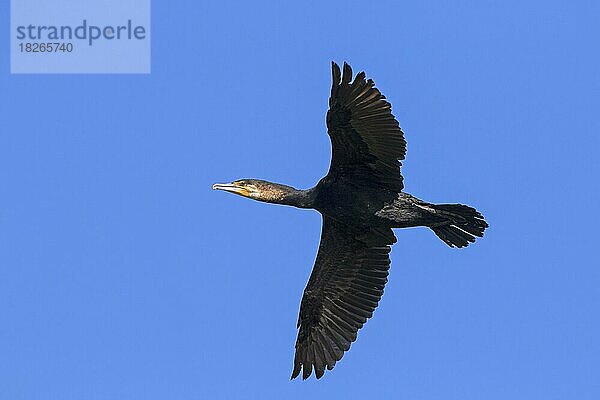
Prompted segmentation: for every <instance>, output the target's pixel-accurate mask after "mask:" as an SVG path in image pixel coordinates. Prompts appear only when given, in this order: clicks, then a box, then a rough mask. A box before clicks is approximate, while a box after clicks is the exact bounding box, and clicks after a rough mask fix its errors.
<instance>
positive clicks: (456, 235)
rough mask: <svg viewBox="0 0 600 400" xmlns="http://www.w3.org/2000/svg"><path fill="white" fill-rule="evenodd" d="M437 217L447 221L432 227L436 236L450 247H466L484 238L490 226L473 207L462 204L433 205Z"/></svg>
mask: <svg viewBox="0 0 600 400" xmlns="http://www.w3.org/2000/svg"><path fill="white" fill-rule="evenodd" d="M430 207H431V208H433V209H434V210H435V214H436V216H439V217H442V218H444V219H445V221H443V222H436V223H434V224H432V225H430V228H431V229H432V230H433V232H435V234H436V235H437V236H438V237H439V238H440V239H442V240H443V241H444V243H446V244H447V245H448V246H450V247H455V246H456V247H459V248H460V247H466V246H468V245H469V243H473V242H475V236H477V237H482V236H483V231H484V230H485V228H487V227H488V226H489V225H488V224H487V222H485V220H484V219H483V216H482V215H481V214H480V213H479V212H478V211H477V210H476V209H474V208H473V207H469V206H465V205H462V204H431V205H430Z"/></svg>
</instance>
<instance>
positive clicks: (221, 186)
mask: <svg viewBox="0 0 600 400" xmlns="http://www.w3.org/2000/svg"><path fill="white" fill-rule="evenodd" d="M212 188H213V190H224V191H226V192H230V193H235V194H239V195H240V196H244V197H248V196H250V192H249V191H248V189H246V188H244V187H240V186H237V185H236V184H235V183H215V184H214V185H212Z"/></svg>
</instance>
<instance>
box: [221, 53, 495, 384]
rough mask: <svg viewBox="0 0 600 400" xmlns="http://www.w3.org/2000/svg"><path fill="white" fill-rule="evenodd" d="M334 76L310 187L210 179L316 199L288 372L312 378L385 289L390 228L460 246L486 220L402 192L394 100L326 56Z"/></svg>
mask: <svg viewBox="0 0 600 400" xmlns="http://www.w3.org/2000/svg"><path fill="white" fill-rule="evenodd" d="M332 73H333V85H332V87H331V97H330V98H329V111H327V131H328V133H329V138H330V139H331V148H332V156H331V164H330V166H329V172H328V173H327V175H326V176H325V177H324V178H323V179H321V180H320V181H319V183H317V185H316V186H315V187H313V188H311V189H308V190H298V189H295V188H293V187H290V186H286V185H281V184H278V183H271V182H266V181H263V180H258V179H242V180H237V181H234V182H232V183H228V184H215V185H213V189H219V190H225V191H227V192H231V193H235V194H238V195H241V196H244V197H248V198H251V199H254V200H258V201H264V202H267V203H277V204H285V205H289V206H294V207H298V208H313V209H315V210H317V211H319V212H320V213H321V215H322V217H323V227H322V231H321V243H320V245H319V251H318V253H317V258H316V261H315V265H314V268H313V270H312V273H311V275H310V278H309V280H308V284H307V286H306V288H305V289H304V295H303V296H302V303H301V304H300V315H299V317H298V338H297V340H296V353H295V356H294V370H293V372H292V379H293V378H295V377H297V376H298V375H299V374H300V372H301V371H302V378H303V379H306V378H308V377H309V376H310V375H311V373H312V371H313V369H314V371H315V375H316V377H317V379H319V378H320V377H321V376H323V374H324V372H325V368H327V369H329V370H331V369H332V368H333V367H334V365H335V363H336V362H337V361H339V360H340V359H341V358H342V356H343V355H344V352H345V351H347V350H348V349H350V344H351V343H352V342H354V340H356V335H357V332H358V330H359V329H360V328H361V327H362V326H363V324H364V323H365V322H366V321H367V319H369V318H370V317H371V316H372V315H373V311H374V310H375V308H376V307H377V304H378V303H379V300H380V299H381V296H382V294H383V288H384V286H385V284H386V282H387V276H388V270H389V267H390V258H389V253H390V249H391V245H392V244H394V243H395V242H396V237H395V236H394V233H393V232H392V228H406V227H411V226H426V227H429V228H431V229H432V230H433V232H434V233H435V234H436V235H437V236H438V237H439V238H440V239H442V240H443V241H444V243H446V244H447V245H448V246H450V247H455V246H456V247H465V246H467V245H468V244H469V243H472V242H474V241H475V236H478V237H481V236H483V231H484V230H485V228H487V227H488V224H487V223H486V222H485V221H484V219H483V216H482V215H481V214H480V213H479V212H477V210H475V209H474V208H471V207H468V206H465V205H462V204H431V203H427V202H425V201H423V200H419V199H417V198H416V197H414V196H411V195H410V194H407V193H404V192H402V189H403V188H404V185H403V178H402V175H401V174H400V165H401V163H400V160H404V156H405V154H406V140H405V139H404V134H403V133H402V130H401V129H400V126H399V124H398V121H396V119H395V118H394V116H393V115H392V112H391V106H390V103H388V102H387V101H386V100H385V97H384V96H383V95H382V94H381V92H380V91H379V90H378V89H377V88H375V85H374V82H373V81H372V80H371V79H366V78H365V73H364V72H360V73H359V74H357V75H356V77H355V78H354V81H352V69H351V68H350V66H349V65H348V64H346V63H344V68H343V74H342V73H341V71H340V68H339V66H338V65H337V64H336V63H334V62H332Z"/></svg>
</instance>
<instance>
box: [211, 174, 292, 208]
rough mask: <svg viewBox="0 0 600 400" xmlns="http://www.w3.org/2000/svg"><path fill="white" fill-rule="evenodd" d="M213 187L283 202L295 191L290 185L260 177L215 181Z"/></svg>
mask: <svg viewBox="0 0 600 400" xmlns="http://www.w3.org/2000/svg"><path fill="white" fill-rule="evenodd" d="M212 188H213V189H215V190H224V191H226V192H230V193H235V194H238V195H240V196H244V197H248V198H250V199H254V200H258V201H265V202H267V203H281V202H282V201H284V199H285V198H286V197H287V196H288V195H289V194H290V193H291V192H292V191H295V189H294V188H292V187H290V186H286V185H281V184H279V183H272V182H267V181H262V180H260V179H240V180H237V181H233V182H231V183H215V184H214V185H213V186H212Z"/></svg>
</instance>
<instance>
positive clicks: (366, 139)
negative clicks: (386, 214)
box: [327, 63, 406, 191]
mask: <svg viewBox="0 0 600 400" xmlns="http://www.w3.org/2000/svg"><path fill="white" fill-rule="evenodd" d="M327 130H328V133H329V137H330V138H331V145H332V157H331V165H330V167H329V174H330V175H331V174H341V173H346V174H349V173H350V174H352V175H353V176H357V175H365V176H364V178H365V179H364V180H363V181H364V182H368V183H369V184H372V185H376V186H379V187H385V188H388V189H392V190H396V191H401V190H402V189H403V187H404V184H403V179H402V175H401V173H400V166H401V163H400V160H404V157H405V156H406V140H405V139H404V133H403V132H402V130H401V129H400V124H399V123H398V121H397V120H396V119H395V118H394V115H393V114H392V107H391V105H390V103H389V102H387V101H386V100H385V96H384V95H382V94H381V92H380V91H379V90H378V89H377V88H376V87H375V83H374V82H373V80H371V79H366V75H365V73H364V72H360V73H358V74H357V75H356V76H355V77H354V81H352V68H350V66H349V65H348V64H346V63H344V65H343V73H342V71H341V70H340V67H339V66H338V65H337V64H336V63H332V87H331V96H330V98H329V111H328V112H327Z"/></svg>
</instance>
